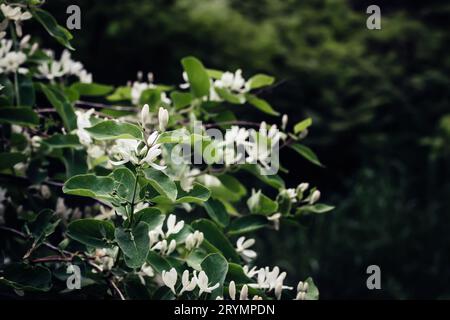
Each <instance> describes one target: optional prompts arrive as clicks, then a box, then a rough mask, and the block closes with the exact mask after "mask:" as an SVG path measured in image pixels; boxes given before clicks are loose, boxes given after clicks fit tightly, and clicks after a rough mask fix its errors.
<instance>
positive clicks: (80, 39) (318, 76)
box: [46, 0, 450, 299]
mask: <svg viewBox="0 0 450 320" xmlns="http://www.w3.org/2000/svg"><path fill="white" fill-rule="evenodd" d="M375 2H376V3H375ZM375 2H374V1H364V0H354V1H345V0H304V1H294V0H283V1H281V0H245V1H242V0H152V1H149V0H148V1H145V0H127V1H122V0H103V1H88V0H85V1H76V0H68V1H67V0H58V1H48V3H47V9H48V10H49V11H50V12H52V13H53V14H54V15H55V16H56V17H57V19H58V20H59V21H60V22H63V21H65V19H66V18H67V15H66V8H67V6H68V5H70V4H77V5H79V6H80V7H81V11H82V28H81V30H74V31H73V34H74V36H75V39H74V41H73V44H74V46H75V48H76V49H77V50H76V52H74V53H73V55H74V57H75V58H76V59H77V60H81V61H82V62H83V63H84V65H85V66H86V68H87V69H88V70H89V71H90V72H92V73H93V74H94V80H95V81H96V82H100V83H108V84H116V85H119V84H124V83H126V82H127V81H128V80H135V79H136V72H137V71H138V70H142V71H143V72H144V73H146V72H149V71H152V72H153V73H154V74H155V80H156V82H157V83H168V84H171V83H179V82H180V81H181V80H182V79H181V66H180V64H179V60H180V59H181V58H182V57H184V56H187V55H194V56H197V57H198V58H200V59H201V60H202V61H203V62H204V64H205V65H206V66H208V67H213V68H217V69H224V70H235V69H237V68H239V67H242V68H243V70H244V75H247V76H249V75H252V74H254V73H256V72H265V73H269V74H272V75H275V76H276V77H277V79H278V81H279V85H278V86H277V87H276V88H274V89H273V90H269V91H265V92H263V95H264V98H266V99H267V100H268V101H270V103H271V104H272V105H273V106H274V107H275V108H277V109H278V110H280V111H281V112H282V113H287V114H289V117H290V118H289V119H290V123H291V124H293V123H295V122H297V121H300V120H302V119H304V118H305V117H307V116H310V117H312V118H313V121H314V125H313V127H312V129H311V130H310V135H309V137H308V138H307V140H305V142H306V144H307V145H309V146H310V147H312V148H313V149H314V150H315V151H316V153H317V154H318V155H319V158H320V159H321V161H322V162H323V163H324V164H325V165H326V168H318V167H315V166H313V165H311V164H310V163H308V162H307V161H303V160H298V157H296V156H294V154H289V151H288V152H287V153H286V154H285V155H284V157H282V161H283V160H284V164H285V166H286V167H288V168H289V170H290V172H289V174H287V175H284V178H285V179H286V180H287V181H288V182H289V185H291V186H296V185H297V184H298V183H299V182H301V181H309V182H311V183H312V184H314V185H317V186H318V187H319V189H320V190H321V191H322V195H323V200H324V202H326V203H329V204H333V205H335V206H336V207H337V208H336V210H335V211H333V212H332V213H330V214H326V215H323V216H317V217H314V219H310V220H308V221H305V226H304V228H302V229H301V230H300V231H298V229H291V228H290V227H288V226H282V228H281V230H280V232H278V233H273V232H269V233H267V232H261V233H260V234H258V245H257V248H258V251H259V252H260V257H259V258H258V265H274V264H277V265H279V266H280V267H282V268H284V269H286V270H287V271H288V274H289V278H297V279H298V278H305V277H307V276H309V275H311V276H313V277H314V279H315V281H316V283H317V285H318V286H319V289H320V292H321V298H323V299H348V298H356V299H363V298H369V299H377V298H389V299H391V298H395V299H407V298H419V299H424V298H425V299H442V298H450V286H449V284H450V268H449V262H450V258H449V257H450V228H449V227H450V199H449V198H450V174H449V173H450V171H449V170H450V161H449V159H450V157H449V156H450V144H449V142H450V105H449V102H450V90H449V88H450V55H449V53H448V51H449V49H450V32H449V30H450V19H448V17H449V16H450V3H446V2H445V1H439V0H428V1H420V2H417V3H416V2H414V1H407V0H398V1H388V0H377V1H375ZM370 4H377V5H379V6H380V7H381V13H382V30H378V31H376V30H374V31H371V30H368V29H367V28H366V19H367V16H368V15H367V14H366V13H365V12H366V8H367V6H368V5H370ZM47 40H48V39H47ZM46 45H47V46H48V47H54V48H59V47H58V46H57V45H55V44H54V43H52V42H47V43H46ZM248 116H249V117H252V118H253V119H254V120H267V121H270V122H274V121H275V122H278V121H279V119H270V118H264V117H263V116H261V114H258V113H249V114H248ZM291 159H293V160H291ZM371 264H376V265H379V266H380V268H381V272H382V278H381V280H382V290H374V291H370V290H368V289H367V287H366V279H367V274H366V268H367V266H368V265H371Z"/></svg>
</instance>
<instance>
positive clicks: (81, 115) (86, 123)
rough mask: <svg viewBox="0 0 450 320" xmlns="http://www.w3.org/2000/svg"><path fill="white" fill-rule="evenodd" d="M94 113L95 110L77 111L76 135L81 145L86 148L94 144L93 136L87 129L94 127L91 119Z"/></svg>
mask: <svg viewBox="0 0 450 320" xmlns="http://www.w3.org/2000/svg"><path fill="white" fill-rule="evenodd" d="M94 112H95V110H94V109H89V110H88V111H85V112H83V111H81V110H77V111H75V114H76V115H77V130H76V134H77V136H78V139H79V140H80V143H81V144H82V145H84V146H89V145H91V144H92V138H91V135H90V134H89V132H87V131H86V130H85V129H86V128H89V127H90V126H91V125H92V124H91V120H90V118H91V116H92V114H93V113H94Z"/></svg>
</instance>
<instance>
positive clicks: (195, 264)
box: [186, 248, 219, 271]
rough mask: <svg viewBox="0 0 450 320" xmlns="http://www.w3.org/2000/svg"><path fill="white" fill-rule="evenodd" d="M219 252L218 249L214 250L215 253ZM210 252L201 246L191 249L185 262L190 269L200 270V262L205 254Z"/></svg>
mask: <svg viewBox="0 0 450 320" xmlns="http://www.w3.org/2000/svg"><path fill="white" fill-rule="evenodd" d="M217 252H219V250H217V251H216V253H217ZM208 254H210V253H208V252H207V251H206V250H204V249H203V248H196V249H194V250H192V252H191V253H190V254H189V255H188V256H187V258H186V263H187V264H188V266H190V267H191V268H192V269H195V270H198V271H201V270H202V267H201V263H202V261H203V260H204V259H205V258H206V256H207V255H208Z"/></svg>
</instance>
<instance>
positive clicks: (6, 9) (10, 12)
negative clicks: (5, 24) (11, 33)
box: [0, 3, 32, 37]
mask: <svg viewBox="0 0 450 320" xmlns="http://www.w3.org/2000/svg"><path fill="white" fill-rule="evenodd" d="M0 10H1V11H2V13H3V15H4V16H5V18H6V19H8V20H11V21H14V24H15V26H16V33H17V36H18V37H21V36H22V27H21V24H20V23H21V22H22V21H24V20H28V19H31V17H32V15H31V13H30V12H28V11H24V12H22V9H21V8H20V7H18V6H17V7H13V6H9V5H6V4H4V3H2V4H1V5H0Z"/></svg>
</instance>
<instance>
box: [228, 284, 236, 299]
mask: <svg viewBox="0 0 450 320" xmlns="http://www.w3.org/2000/svg"><path fill="white" fill-rule="evenodd" d="M228 294H229V295H230V298H231V300H236V284H235V283H234V281H230V284H229V285H228Z"/></svg>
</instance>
